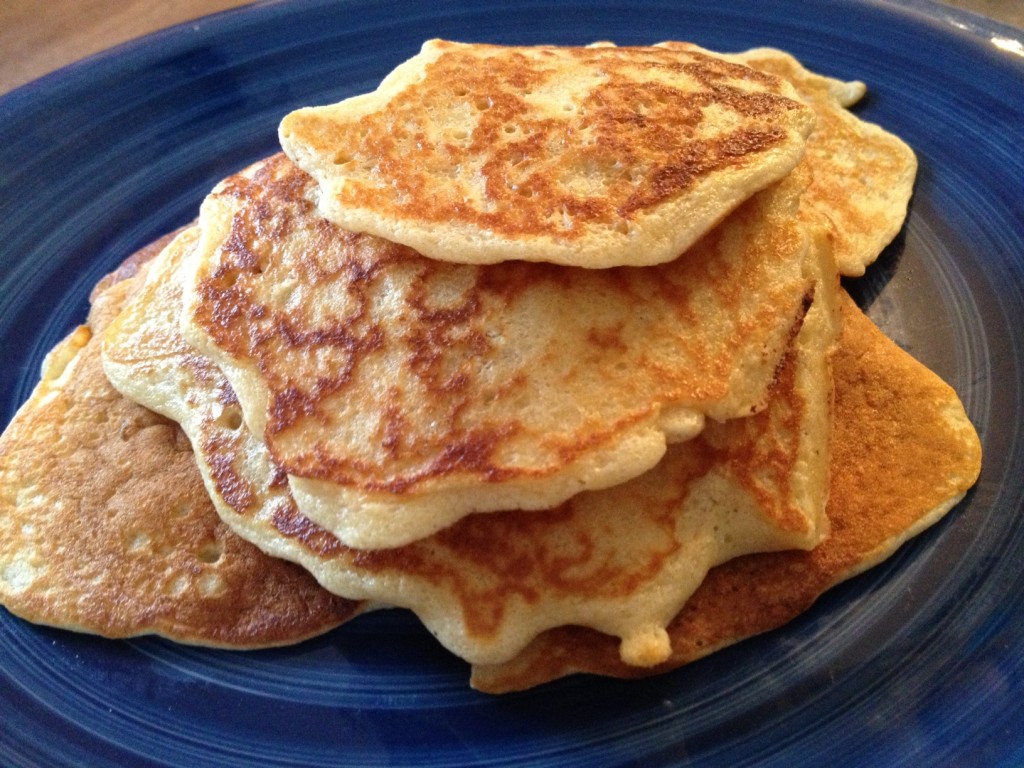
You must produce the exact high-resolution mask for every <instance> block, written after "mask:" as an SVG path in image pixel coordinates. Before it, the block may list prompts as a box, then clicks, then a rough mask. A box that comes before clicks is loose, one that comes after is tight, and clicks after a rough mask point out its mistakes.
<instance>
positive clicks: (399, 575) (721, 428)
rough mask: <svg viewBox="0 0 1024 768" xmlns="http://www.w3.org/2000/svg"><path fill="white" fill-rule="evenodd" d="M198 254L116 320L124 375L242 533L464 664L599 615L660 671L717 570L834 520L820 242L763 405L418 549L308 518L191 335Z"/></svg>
mask: <svg viewBox="0 0 1024 768" xmlns="http://www.w3.org/2000/svg"><path fill="white" fill-rule="evenodd" d="M189 246H190V242H189V240H188V239H185V238H182V239H181V240H180V241H179V243H178V244H177V247H172V248H169V249H167V250H166V251H165V252H164V254H163V257H162V259H161V262H160V263H159V264H157V265H156V266H154V273H153V278H152V280H151V281H150V283H149V284H148V286H147V288H146V290H145V291H144V292H142V293H140V295H139V296H138V297H137V299H136V300H135V301H134V302H132V304H130V305H129V306H128V307H127V308H126V309H125V311H124V312H123V313H122V314H121V315H120V316H119V317H118V319H117V320H116V321H115V323H114V324H113V325H112V326H111V328H110V329H109V330H108V332H107V334H106V338H105V360H106V370H107V372H108V374H109V376H110V378H111V380H112V381H113V382H114V383H115V385H116V386H117V387H118V388H119V389H121V390H122V391H123V392H125V393H126V394H127V395H128V396H129V397H132V398H135V399H140V400H142V401H143V402H145V403H147V404H149V405H151V406H152V407H153V408H155V409H158V410H160V411H161V412H162V413H164V414H165V415H167V416H169V417H170V418H173V419H175V420H176V421H179V422H180V423H181V424H182V427H183V428H184V429H185V431H186V433H187V434H188V435H189V437H190V439H191V440H192V443H193V445H195V447H196V453H197V458H198V462H199V466H200V469H201V471H202V472H203V475H204V477H205V479H206V482H207V486H208V488H209V491H210V494H211V497H212V498H213V500H214V503H215V504H216V505H217V508H218V512H219V513H220V514H221V516H222V518H223V519H224V520H225V521H227V522H228V523H229V524H230V525H231V526H232V527H233V528H234V530H236V531H237V532H238V533H239V534H240V535H242V536H243V537H245V538H247V539H248V540H250V541H253V542H254V543H256V544H257V545H258V546H260V547H261V548H262V549H263V550H264V551H266V552H268V553H270V554H272V555H275V556H277V557H282V558H287V559H291V560H294V561H296V562H299V563H301V564H302V565H304V566H305V567H306V568H308V569H309V570H310V571H311V572H312V573H313V574H315V575H316V577H317V579H318V580H319V581H320V582H321V583H322V584H323V585H324V586H325V587H327V588H328V589H330V590H332V591H334V592H337V593H339V594H342V595H345V596H347V597H350V598H355V599H364V600H368V601H371V602H372V603H374V604H386V605H394V606H403V607H408V608H411V609H412V610H413V611H415V612H416V614H417V615H418V616H419V617H420V618H421V619H422V620H423V622H424V624H425V625H426V626H427V627H428V628H429V629H430V630H431V631H432V632H433V633H434V634H435V635H436V636H437V637H438V638H439V639H440V641H441V642H442V643H443V644H444V645H445V646H446V647H447V648H449V649H450V650H452V651H453V652H454V653H456V654H458V655H459V656H461V657H463V658H466V659H468V660H470V661H474V662H478V663H493V662H495V661H497V660H500V659H507V658H509V657H511V656H513V655H514V654H515V653H517V652H518V651H519V650H520V649H521V648H522V647H524V646H525V644H526V643H527V642H529V640H530V639H531V638H532V637H534V636H535V635H536V634H537V633H538V632H541V631H543V630H545V629H547V628H549V627H553V626H559V625H562V624H566V623H585V624H587V625H589V626H593V627H596V628H599V629H601V630H602V631H605V632H609V633H612V634H615V635H616V636H617V637H619V638H620V653H621V656H622V658H623V659H624V660H625V662H624V663H628V664H634V665H650V664H654V663H657V662H659V661H662V660H663V658H664V657H665V655H666V654H667V653H668V651H669V648H668V644H667V637H666V635H665V631H664V627H665V625H666V623H667V622H668V621H669V620H670V619H671V618H672V617H673V616H674V615H675V614H676V613H677V612H678V610H679V609H680V607H681V606H682V605H683V603H684V602H685V601H686V599H687V598H688V597H689V595H690V594H691V593H692V592H693V590H694V589H695V588H696V587H697V586H698V585H699V584H700V582H701V580H702V579H703V577H704V575H705V573H706V572H707V570H708V568H710V567H711V566H713V565H715V564H717V563H719V562H722V561H724V560H727V559H729V558H731V557H735V556H737V555H738V554H741V553H745V552H752V551H766V550H777V549H786V548H791V547H805V548H808V547H812V546H814V545H815V544H817V543H818V542H819V541H820V539H821V536H822V535H823V533H824V531H825V530H826V527H827V521H826V520H825V517H824V504H825V495H826V490H827V486H828V479H827V466H828V450H827V447H828V431H829V407H830V399H831V385H830V381H831V380H830V376H829V372H828V356H827V352H828V349H829V346H830V345H831V343H832V342H833V340H834V338H835V334H836V328H837V322H836V319H835V316H834V301H835V299H834V295H835V292H836V290H837V282H836V277H835V269H834V265H833V263H832V261H831V258H830V255H829V253H828V251H827V250H825V249H816V250H815V256H816V258H815V261H814V266H815V270H816V271H815V278H816V285H815V294H814V304H813V306H812V307H811V309H810V311H809V312H808V313H807V316H806V319H805V321H804V322H803V324H802V326H801V329H800V331H799V333H798V335H797V336H796V338H795V339H794V341H793V343H792V345H791V347H790V351H789V353H788V354H787V356H786V357H785V359H784V362H783V365H782V366H781V367H780V369H779V372H778V376H777V377H776V381H775V385H774V387H773V390H772V395H771V398H770V399H769V403H768V405H767V407H766V408H765V409H764V410H762V411H761V412H760V413H758V414H757V415H754V416H750V417H748V418H743V419H734V420H731V421H728V422H725V423H722V424H718V423H712V424H710V425H708V427H707V428H706V429H705V431H704V433H703V434H702V435H701V436H700V437H698V438H695V439H693V440H691V441H688V442H685V443H680V444H676V445H673V446H671V447H670V448H669V450H668V452H667V454H666V456H665V457H664V459H663V460H662V461H661V462H660V463H659V464H658V465H657V466H656V467H655V468H654V469H652V470H650V471H649V472H648V473H646V474H644V475H642V476H641V477H638V478H635V479H633V480H631V481H629V482H627V483H624V484H622V485H618V486H616V487H613V488H609V489H606V490H602V491H597V492H590V493H581V494H579V495H577V496H574V497H573V498H572V499H571V500H569V501H567V502H565V503H563V504H562V505H561V506H559V507H557V508H555V509H552V510H547V511H539V512H535V513H530V514H524V513H522V512H521V511H519V510H510V511H503V512H494V513H491V514H485V515H472V516H469V517H466V518H465V519H462V520H460V521H459V522H457V523H455V524H454V525H452V526H450V527H448V528H446V529H444V530H442V531H439V532H437V533H435V534H433V535H432V536H430V537H429V538H426V539H423V540H419V541H415V542H412V543H410V544H407V545H405V546H402V547H398V548H394V549H386V550H374V551H365V550H362V551H360V550H354V549H350V548H348V547H345V546H344V545H343V544H342V543H341V542H340V541H339V540H338V539H337V538H336V537H334V536H332V535H331V534H330V533H329V532H328V531H326V530H324V529H323V528H321V527H319V526H317V525H316V524H315V523H313V522H312V521H311V520H309V519H308V518H306V517H304V516H303V515H302V514H301V513H300V512H299V510H298V508H297V507H296V505H295V504H294V503H293V500H292V498H291V496H290V493H289V486H288V484H287V482H286V481H285V476H284V474H283V472H281V471H280V469H279V468H278V467H277V466H276V465H275V464H274V462H273V459H272V457H271V455H270V453H269V451H268V450H266V448H265V447H264V445H263V444H262V443H261V442H260V441H259V440H258V439H257V438H256V437H255V435H254V434H253V433H252V432H250V431H249V430H248V429H247V427H246V425H245V422H244V420H243V419H242V418H241V413H240V409H239V406H238V401H237V399H236V398H235V396H234V393H233V392H232V390H231V387H230V385H229V383H228V381H227V379H226V378H225V377H224V376H223V375H221V374H220V372H219V371H218V369H217V368H216V366H214V365H213V363H212V361H210V360H209V359H206V358H204V357H203V356H202V355H201V354H199V353H197V352H196V351H195V350H194V349H192V348H191V347H190V346H189V345H188V344H187V343H186V341H185V340H184V338H183V336H182V335H181V332H180V327H179V324H178V318H179V316H180V307H181V303H182V300H183V299H182V286H181V278H182V273H183V272H185V271H186V270H185V267H184V262H185V261H186V259H187V258H188V253H187V250H188V248H189Z"/></svg>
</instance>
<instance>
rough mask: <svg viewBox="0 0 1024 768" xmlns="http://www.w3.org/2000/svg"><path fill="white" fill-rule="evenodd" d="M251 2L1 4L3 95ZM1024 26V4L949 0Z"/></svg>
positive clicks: (10, 0) (53, 0) (0, 0)
mask: <svg viewBox="0 0 1024 768" xmlns="http://www.w3.org/2000/svg"><path fill="white" fill-rule="evenodd" d="M250 1H251V0H160V1H159V2H153V0H0V94H2V93H6V92H7V91H10V90H11V89H13V88H16V87H17V86H19V85H22V84H24V83H27V82H29V81H30V80H34V79H35V78H37V77H39V76H41V75H44V74H46V73H47V72H51V71H53V70H55V69H58V68H60V67H62V66H64V65H65V64H69V63H71V62H73V61H77V60H78V59H81V58H84V57H85V56H88V55H90V54H92V53H96V52H98V51H102V50H105V49H107V48H110V47H112V46H114V45H117V44H118V43H121V42H124V41H126V40H131V39H132V38H135V37H139V36H140V35H145V34H147V33H149V32H153V31H155V30H158V29H163V28H164V27H169V26H171V25H173V24H179V23H181V22H185V21H188V20H190V19H195V18H198V17H200V16H205V15H207V14H210V13H215V12H217V11H222V10H225V9H227V8H233V7H236V6H240V5H246V4H248V2H250ZM948 4H949V5H953V6H957V7H960V8H965V9H967V10H971V11H974V12H976V13H981V14H984V15H987V16H990V17H992V18H995V19H998V20H999V21H1002V22H1005V23H1008V24H1013V25H1015V26H1018V27H1021V28H1024V1H1022V0H948Z"/></svg>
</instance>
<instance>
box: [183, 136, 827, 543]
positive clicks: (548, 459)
mask: <svg viewBox="0 0 1024 768" xmlns="http://www.w3.org/2000/svg"><path fill="white" fill-rule="evenodd" d="M801 187H802V179H801V177H800V176H799V174H794V175H791V176H790V177H787V179H786V180H785V181H784V182H782V183H780V184H778V185H775V186H773V187H772V188H770V189H768V190H765V191H764V192H761V193H759V194H758V195H756V196H755V197H754V198H752V199H751V200H750V201H748V202H747V203H745V204H744V205H742V206H741V207H740V208H738V209H737V210H736V211H734V212H733V213H732V214H731V215H730V216H729V218H728V219H726V220H725V221H724V222H722V224H721V225H720V226H719V227H717V228H716V229H715V230H714V231H713V232H712V233H711V234H709V235H708V236H707V237H705V238H704V239H703V240H701V242H700V243H698V244H697V245H696V246H694V247H693V248H692V249H690V250H689V251H688V252H687V253H686V254H685V256H684V257H683V258H680V259H677V260H676V261H673V262H670V263H669V264H665V265H661V266H657V267H648V268H644V269H638V268H621V269H608V270H582V269H575V268H571V267H558V266H553V265H548V264H530V263H524V262H505V263H501V264H494V265H489V266H487V267H477V266H472V265H457V264H446V263H443V262H438V261H434V260H432V259H427V258H424V257H422V256H420V255H419V254H417V253H415V252H414V251H411V250H409V249H407V248H404V247H402V246H398V245H395V244H392V243H388V242H386V241H384V240H380V239H378V238H375V237H372V236H369V235H357V234H354V233H351V232H347V231H345V230H341V229H338V228H337V227H335V226H333V225H331V224H330V223H328V222H326V221H325V220H324V219H323V218H321V217H320V216H319V215H318V214H317V213H316V210H315V207H314V205H313V203H312V202H311V196H313V195H315V192H316V184H315V182H313V180H312V179H310V178H309V177H308V176H307V175H305V174H304V173H302V171H300V170H299V169H297V168H296V167H295V166H294V165H293V164H292V163H291V162H290V161H288V160H287V159H286V158H285V157H283V156H275V157H273V158H270V159H269V160H267V161H265V162H263V163H260V164H257V165H256V166H254V167H252V168H250V169H248V170H247V171H246V172H244V173H241V174H238V175H235V176H233V177H231V178H229V179H227V180H226V181H225V182H223V183H222V184H220V185H219V186H218V187H217V188H216V189H215V190H214V192H213V193H212V194H211V195H210V196H209V197H208V198H207V199H206V201H205V202H204V204H203V207H202V213H201V217H200V224H201V227H202V237H201V239H200V243H199V246H198V248H197V249H196V251H195V253H194V254H193V255H192V256H191V257H190V259H189V261H188V264H187V269H186V275H185V278H184V280H185V290H186V297H185V311H184V313H183V319H182V322H183V329H184V332H185V334H186V336H187V338H188V340H189V341H190V342H191V343H193V344H194V345H195V347H196V348H197V349H198V350H199V351H200V352H202V353H203V354H204V355H207V356H209V357H210V358H211V359H213V360H214V362H215V363H216V364H217V366H218V367H219V368H221V369H222V370H223V371H224V372H225V374H226V375H227V377H228V379H229V380H230V382H231V385H232V387H233V388H234V390H235V391H236V392H237V394H238V398H239V401H240V403H241V406H242V410H243V412H244V416H245V420H246V423H247V425H248V426H249V427H250V428H251V429H252V430H253V431H254V432H255V433H256V435H257V436H258V437H259V438H260V439H262V440H263V441H264V442H265V443H266V444H267V446H268V448H269V450H270V452H271V454H272V456H273V458H274V461H275V462H276V463H277V464H278V465H279V466H280V467H282V468H283V469H284V470H285V471H286V472H287V473H288V474H289V476H290V483H291V485H292V491H293V493H294V494H295V496H296V499H297V501H298V503H299V507H300V508H301V509H302V511H303V514H305V515H307V516H309V517H310V518H311V519H313V520H315V521H317V522H318V523H319V524H321V525H323V526H324V527H326V528H328V529H329V530H331V531H332V532H333V533H335V534H336V535H337V536H338V537H339V538H341V539H342V540H343V541H344V542H346V544H348V545H350V546H357V547H360V548H378V547H389V546H399V545H401V544H404V543H408V542H409V541H413V540H415V539H417V538H422V537H423V536H426V535H429V534H430V533H431V532H432V531H435V530H439V529H440V528H442V527H444V526H446V525H449V524H451V523H452V522H454V521H455V520H457V519H459V518H460V517H462V516H464V515H466V514H469V513H471V512H475V511H493V510H499V509H512V508H518V509H546V508H549V507H552V506H554V505H556V504H558V503H559V502H561V501H563V500H564V499H566V498H569V497H571V496H573V495H575V494H576V493H578V492H580V491H583V490H588V489H599V488H604V487H609V486H612V485H615V484H618V483H620V482H623V481H625V480H627V479H629V478H630V477H635V476H636V475H638V474H640V473H642V472H643V471H645V470H647V469H649V468H650V467H652V466H653V465H654V464H656V463H657V461H658V460H659V459H660V458H661V456H662V455H663V454H664V451H665V445H666V441H674V440H681V439H686V438H689V437H691V436H692V435H693V434H695V433H696V432H698V431H699V430H700V428H701V426H702V423H703V419H704V415H705V414H707V415H709V416H711V417H712V418H714V419H718V420H725V419H728V418H732V417H737V416H746V415H749V414H750V413H751V412H752V411H754V410H757V409H758V408H760V407H762V406H763V404H764V402H765V398H766V395H767V391H768V387H769V386H770V384H771V382H772V379H773V377H774V375H775V371H776V368H777V366H778V364H779V362H780V360H781V358H782V355H783V352H784V350H785V348H786V346H787V344H788V342H789V340H790V339H791V338H792V336H793V334H794V333H795V331H796V328H797V327H798V326H799V322H800V320H801V318H802V316H803V313H804V311H805V310H806V306H807V299H808V297H809V295H810V291H811V289H812V285H813V277H812V276H811V274H810V273H811V272H812V267H810V266H808V262H809V261H812V260H813V259H812V257H811V256H810V253H811V248H810V247H809V238H808V236H807V234H806V232H805V230H804V227H803V226H802V225H801V224H800V223H799V222H797V221H795V217H796V211H797V206H798V204H799V192H800V190H801ZM595 372H600V375H595Z"/></svg>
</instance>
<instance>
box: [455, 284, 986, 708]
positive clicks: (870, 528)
mask: <svg viewBox="0 0 1024 768" xmlns="http://www.w3.org/2000/svg"><path fill="white" fill-rule="evenodd" d="M840 306H841V312H842V320H843V331H842V337H841V339H840V343H839V347H838V350H837V352H836V354H835V357H834V361H833V374H834V378H835V407H834V412H833V413H834V417H833V418H834V421H833V433H832V458H831V468H832V470H831V493H830V496H829V501H828V507H827V512H828V517H829V520H830V523H831V534H830V536H829V537H828V538H826V539H825V541H823V542H822V543H821V544H820V545H819V546H818V547H816V548H815V549H814V550H812V551H809V552H797V551H791V552H780V553H770V554H759V555H750V556H747V557H740V558H737V559H735V560H732V561H730V562H728V563H725V564H723V565H720V566H718V567H717V568H715V569H713V570H712V571H710V572H709V573H708V575H707V578H706V579H705V580H704V582H703V583H702V584H701V586H700V588H699V589H698V590H697V591H696V592H695V593H694V595H693V597H691V598H690V600H689V601H688V602H687V603H686V605H685V606H684V607H683V609H682V611H680V613H679V614H678V615H677V616H676V618H675V620H674V621H673V622H672V623H671V625H670V626H669V628H668V634H669V636H670V638H671V642H672V654H671V656H670V657H669V658H668V659H667V660H666V661H665V662H664V663H663V664H661V665H659V666H657V667H653V668H650V669H638V668H636V667H630V666H627V665H625V664H623V663H622V662H621V660H620V659H619V657H618V654H617V652H616V642H615V640H614V639H613V638H610V637H607V636H603V635H601V634H599V633H597V632H594V631H593V630H590V629H586V628H582V627H564V628H559V629H555V630H551V631H549V632H547V633H545V634H543V635H541V636H539V637H538V638H537V639H536V640H534V642H533V643H531V645H530V646H529V647H528V648H527V649H526V650H525V651H524V652H523V653H521V654H520V655H519V656H518V657H516V658H515V659H513V660H512V661H510V662H508V663H505V664H501V665H491V666H486V665H478V666H476V667H474V669H473V675H472V681H471V682H472V684H473V686H474V687H476V688H478V689H480V690H483V691H488V692H491V693H502V692H509V691H513V690H522V689H525V688H530V687H533V686H536V685H540V684H542V683H544V682H547V681H550V680H554V679H556V678H559V677H563V676H566V675H570V674H575V673H590V674H598V675H606V676H612V677H638V676H641V675H649V674H657V673H662V672H666V671H668V670H670V669H674V668H676V667H679V666H682V665H683V664H686V663H689V662H691V661H694V660H696V659H699V658H701V657H703V656H706V655H708V654H710V653H712V652H713V651H715V650H718V649H720V648H723V647H725V646H728V645H731V644H733V643H736V642H739V641H740V640H742V639H744V638H748V637H751V636H753V635H756V634H759V633H762V632H767V631H769V630H772V629H775V628H777V627H780V626H782V625H783V624H785V623H786V622H788V621H791V620H792V619H794V618H796V617H797V616H798V615H800V614H801V613H803V612H804V611H806V610H807V609H808V608H809V607H810V606H811V605H812V604H813V603H814V601H815V600H816V599H817V598H818V597H819V596H820V595H821V594H822V593H823V592H825V591H826V590H827V589H829V588H831V587H832V586H834V585H836V584H838V583H840V582H842V581H844V580H846V579H849V578H851V577H853V576H855V575H857V574H859V573H861V572H862V571H864V570H866V569H868V568H870V567H872V566H874V565H877V564H878V563H880V562H882V561H883V560H885V559H886V558H887V557H889V556H890V555H892V554H893V553H894V552H895V551H896V550H897V549H898V548H899V547H900V545H902V544H903V543H904V542H906V541H907V540H908V539H910V538H911V537H913V536H915V535H917V534H918V533H920V532H921V531H923V530H925V529H926V528H928V527H929V526H931V525H932V524H934V523H936V522H937V521H938V520H940V519H941V518H942V517H943V515H945V514H946V513H947V512H949V510H950V509H952V508H953V507H954V506H955V505H956V504H957V502H959V501H960V500H961V499H962V498H963V496H964V494H965V493H966V492H967V490H968V489H969V488H970V487H971V486H972V485H973V484H974V483H975V482H976V480H977V478H978V474H979V472H980V469H981V446H980V443H979V441H978V436H977V433H976V432H975V430H974V428H973V427H972V426H971V423H970V421H968V419H967V415H966V413H965V412H964V409H963V406H962V404H961V403H960V400H959V398H958V397H957V395H956V393H955V392H954V391H953V390H952V389H951V388H950V387H949V386H948V385H946V384H945V383H944V382H943V381H942V380H941V379H939V378H938V377H937V376H936V375H935V374H933V373H932V372H931V371H929V370H928V369H927V368H925V367H924V366H923V365H921V364H920V363H918V362H917V361H916V360H914V359H913V358H912V357H910V356H909V355H908V354H907V353H905V352H903V351H902V350H901V349H900V348H899V347H898V346H897V345H896V344H894V343H893V342H892V341H890V340H889V339H887V338H886V337H885V335H884V334H882V332H881V331H879V330H878V329H877V328H876V327H875V326H874V325H873V324H872V323H871V321H870V320H869V319H868V318H867V317H866V316H865V315H864V314H863V313H861V311H860V310H859V309H858V308H857V307H856V305H855V304H854V303H853V301H852V300H851V299H850V298H849V297H848V296H844V297H843V300H842V302H841V305H840Z"/></svg>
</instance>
